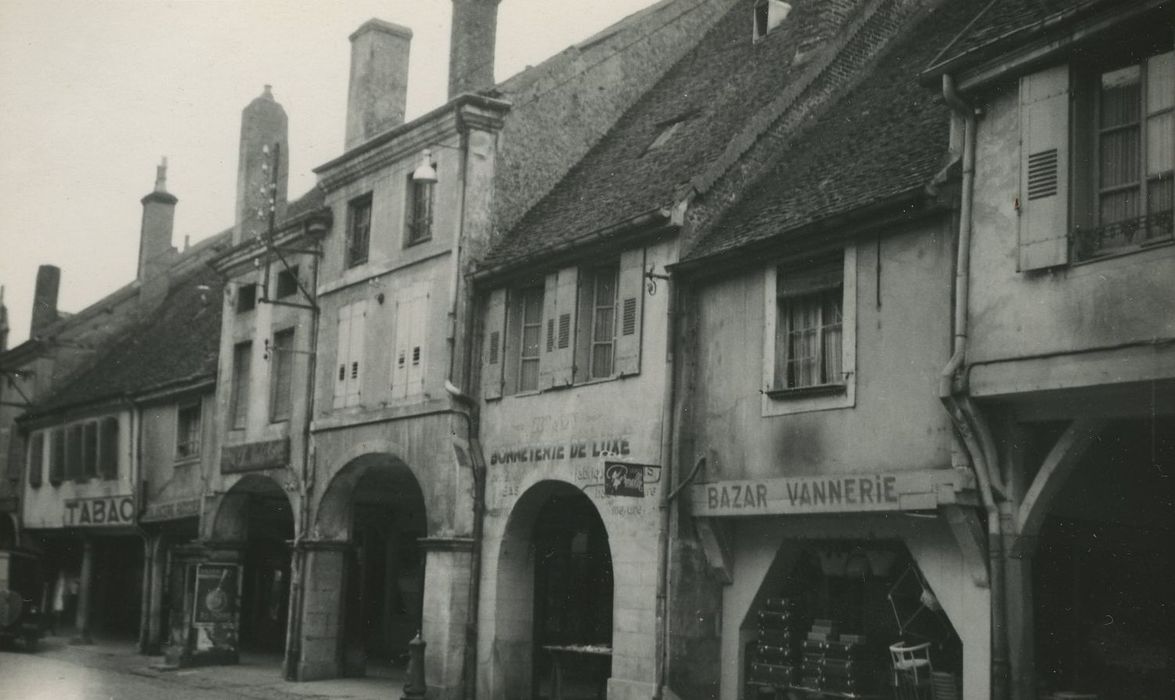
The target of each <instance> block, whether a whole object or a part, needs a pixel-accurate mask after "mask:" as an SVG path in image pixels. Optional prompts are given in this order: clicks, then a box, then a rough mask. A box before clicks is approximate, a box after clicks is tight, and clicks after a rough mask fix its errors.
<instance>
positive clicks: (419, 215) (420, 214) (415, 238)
mask: <svg viewBox="0 0 1175 700" xmlns="http://www.w3.org/2000/svg"><path fill="white" fill-rule="evenodd" d="M433 167H434V168H435V167H436V164H433ZM407 199H408V201H407V202H406V206H405V207H404V209H405V214H406V222H405V228H406V230H407V236H406V237H405V241H404V244H405V245H409V246H412V245H416V244H417V243H423V242H425V241H427V240H430V239H431V238H432V216H433V183H431V182H416V181H415V180H413V179H412V176H411V175H409V176H408V198H407Z"/></svg>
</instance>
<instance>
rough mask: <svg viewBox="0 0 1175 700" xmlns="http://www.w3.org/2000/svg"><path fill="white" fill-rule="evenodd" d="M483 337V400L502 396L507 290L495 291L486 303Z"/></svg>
mask: <svg viewBox="0 0 1175 700" xmlns="http://www.w3.org/2000/svg"><path fill="white" fill-rule="evenodd" d="M484 318H485V325H484V331H483V333H484V335H483V336H482V337H483V339H484V340H483V344H484V346H485V347H484V348H483V352H482V356H483V357H484V360H483V361H482V366H481V395H482V398H483V399H496V398H500V397H501V396H502V366H503V364H504V363H503V362H502V361H501V360H502V332H503V329H504V327H505V324H506V290H505V289H495V290H493V291H492V292H490V295H489V299H488V300H487V301H486V311H485V317H484Z"/></svg>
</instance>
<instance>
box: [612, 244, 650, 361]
mask: <svg viewBox="0 0 1175 700" xmlns="http://www.w3.org/2000/svg"><path fill="white" fill-rule="evenodd" d="M617 292H618V295H619V297H618V298H619V300H620V327H619V329H618V330H617V333H616V373H617V374H619V375H621V376H627V375H631V374H637V373H639V372H640V370H641V335H642V329H641V323H642V319H641V316H642V312H643V311H644V301H645V251H644V249H643V248H640V249H637V250H628V251H625V252H624V253H623V254H621V256H620V279H619V282H618V289H617Z"/></svg>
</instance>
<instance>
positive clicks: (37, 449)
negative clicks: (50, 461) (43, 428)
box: [29, 433, 45, 488]
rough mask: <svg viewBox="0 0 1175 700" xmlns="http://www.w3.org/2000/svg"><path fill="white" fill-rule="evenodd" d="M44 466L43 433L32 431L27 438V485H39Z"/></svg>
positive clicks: (34, 486) (38, 486) (35, 486)
mask: <svg viewBox="0 0 1175 700" xmlns="http://www.w3.org/2000/svg"><path fill="white" fill-rule="evenodd" d="M44 468H45V434H44V433H34V434H33V437H32V438H31V439H30V440H29V486H31V487H33V488H40V487H41V475H42V473H43V471H44Z"/></svg>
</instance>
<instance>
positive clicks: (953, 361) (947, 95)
mask: <svg viewBox="0 0 1175 700" xmlns="http://www.w3.org/2000/svg"><path fill="white" fill-rule="evenodd" d="M942 94H943V98H944V99H945V100H946V103H947V105H948V106H949V107H950V108H951V110H952V111H953V112H955V114H957V115H958V116H959V117H960V118H962V120H963V125H964V132H963V182H962V192H961V202H960V206H959V237H958V250H957V258H956V261H955V284H954V318H953V322H952V325H953V329H952V330H953V332H954V341H953V350H954V353H953V354H952V355H951V358H950V361H948V362H947V365H946V367H944V368H943V370H942V373H941V374H940V376H939V398H940V399H941V400H942V402H943V405H944V406H945V407H946V409H947V412H948V413H949V414H950V416H951V420H952V422H953V423H954V426H955V428H956V431H957V438H958V439H959V440H961V442H962V443H963V453H964V454H965V455H967V457H968V458H969V461H970V463H971V466H972V468H973V469H974V471H975V477H976V481H977V483H978V485H979V492H980V497H981V499H982V501H983V507H984V510H985V511H986V513H987V553H988V566H989V578H990V581H991V690H992V695H991V696H992V698H994V700H1005V699H1006V698H1008V692H1009V660H1008V637H1007V626H1006V624H1005V622H1006V616H1007V604H1006V590H1005V586H1004V558H1003V527H1002V518H1001V517H1000V516H1001V513H1000V506H999V504H997V502H996V495H997V493H998V494H1000V495H1001V496H1002V495H1003V494H1004V486H1003V482H1002V479H1001V478H1000V473H999V458H998V454H997V451H996V444H995V439H994V437H993V434H992V431H991V428H990V426H989V425H988V424H987V420H986V418H985V417H984V416H983V414H982V413H981V412H980V410H979V407H978V406H976V405H975V403H974V402H973V401H972V400H971V399H970V397H968V396H967V387H966V383H965V367H966V360H967V323H968V300H969V298H970V284H971V278H970V275H971V235H972V213H971V209H972V204H973V200H974V195H975V124H976V110H975V108H974V107H973V106H971V105H969V104H967V103H966V102H965V101H964V100H963V98H962V97H961V96H960V95H959V93H958V91H957V90H956V88H955V81H954V78H953V77H952V76H950V75H943V77H942ZM957 377H962V378H963V379H962V381H959V382H958V383H956V378H957Z"/></svg>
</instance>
